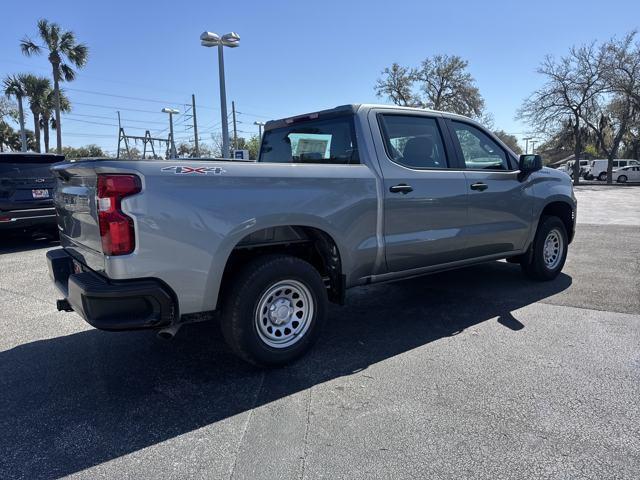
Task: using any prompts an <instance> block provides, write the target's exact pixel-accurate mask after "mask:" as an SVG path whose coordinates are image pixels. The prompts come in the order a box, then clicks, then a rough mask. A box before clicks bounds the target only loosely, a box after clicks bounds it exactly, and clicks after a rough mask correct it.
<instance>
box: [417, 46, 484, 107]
mask: <svg viewBox="0 0 640 480" xmlns="http://www.w3.org/2000/svg"><path fill="white" fill-rule="evenodd" d="M468 66H469V62H467V61H466V60H463V59H462V58H460V57H459V56H457V55H452V56H449V55H434V56H433V57H431V58H427V59H425V60H424V61H423V62H422V67H421V68H420V70H419V71H418V73H417V79H418V80H419V81H420V82H421V86H420V89H421V90H422V92H423V94H424V98H423V100H422V104H423V105H424V106H425V107H427V108H431V109H433V110H442V111H447V112H453V113H458V114H460V115H466V116H468V117H474V118H480V117H482V115H483V113H484V99H483V98H482V95H480V90H478V87H476V84H475V80H474V78H473V77H472V76H471V73H469V72H468V71H467V67H468Z"/></svg>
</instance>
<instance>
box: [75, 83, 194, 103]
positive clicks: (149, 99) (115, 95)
mask: <svg viewBox="0 0 640 480" xmlns="http://www.w3.org/2000/svg"><path fill="white" fill-rule="evenodd" d="M65 90H69V91H72V92H81V93H89V94H91V95H102V96H104V97H114V98H124V99H125V100H137V101H138V102H152V103H160V104H162V105H166V104H174V105H188V103H185V102H171V101H168V100H156V99H152V98H142V97H130V96H127V95H117V94H115V93H105V92H95V91H93V90H84V89H81V88H72V87H66V88H65Z"/></svg>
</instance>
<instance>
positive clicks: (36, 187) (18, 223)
mask: <svg viewBox="0 0 640 480" xmlns="http://www.w3.org/2000/svg"><path fill="white" fill-rule="evenodd" d="M63 160H64V156H63V155H54V154H50V153H34V152H25V153H19V152H8V153H0V232H3V231H7V230H20V229H21V230H54V229H56V211H55V209H54V206H53V189H54V186H55V180H54V177H53V174H52V173H51V171H50V170H49V167H50V166H51V165H52V164H54V163H57V162H61V161H63Z"/></svg>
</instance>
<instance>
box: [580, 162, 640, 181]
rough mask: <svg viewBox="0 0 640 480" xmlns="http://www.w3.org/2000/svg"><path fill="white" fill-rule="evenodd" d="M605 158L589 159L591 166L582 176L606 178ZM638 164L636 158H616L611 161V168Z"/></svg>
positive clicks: (588, 178) (589, 178)
mask: <svg viewBox="0 0 640 480" xmlns="http://www.w3.org/2000/svg"><path fill="white" fill-rule="evenodd" d="M607 162H608V161H607V159H606V158H605V159H598V160H591V166H590V167H589V170H588V171H587V173H586V174H585V175H584V178H586V179H587V180H591V179H593V178H597V179H598V180H600V181H602V182H604V181H606V180H607ZM637 165H640V161H638V160H630V159H618V158H616V159H615V160H614V161H613V169H614V170H615V169H617V168H622V167H627V166H632V167H635V166H637Z"/></svg>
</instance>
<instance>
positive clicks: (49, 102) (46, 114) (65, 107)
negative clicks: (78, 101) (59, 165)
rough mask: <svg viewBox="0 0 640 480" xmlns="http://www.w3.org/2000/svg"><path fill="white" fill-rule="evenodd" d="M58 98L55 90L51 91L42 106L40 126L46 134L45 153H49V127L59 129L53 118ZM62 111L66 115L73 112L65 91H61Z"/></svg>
mask: <svg viewBox="0 0 640 480" xmlns="http://www.w3.org/2000/svg"><path fill="white" fill-rule="evenodd" d="M55 105H56V98H55V92H54V91H53V90H49V91H48V92H47V93H46V95H45V97H44V101H43V104H42V112H41V113H40V116H41V120H40V124H41V127H42V130H43V133H44V151H45V152H48V151H49V126H51V128H53V129H54V130H56V129H57V126H58V125H57V124H56V121H55V119H54V118H51V114H52V113H54V112H55ZM60 110H61V111H62V112H64V113H68V112H70V111H71V102H70V101H69V99H68V98H67V96H66V95H65V94H64V90H61V91H60Z"/></svg>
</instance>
